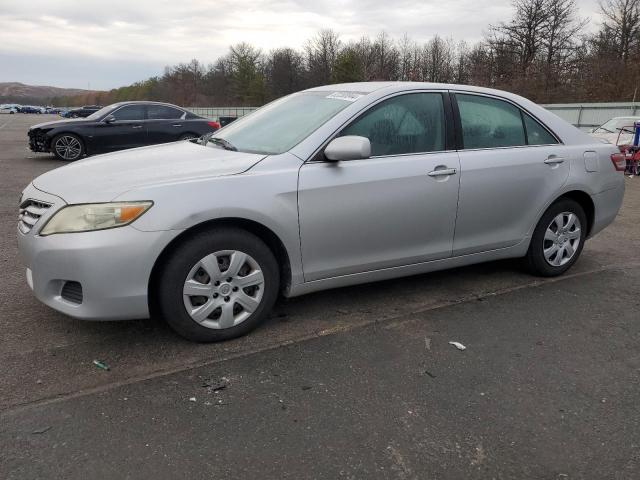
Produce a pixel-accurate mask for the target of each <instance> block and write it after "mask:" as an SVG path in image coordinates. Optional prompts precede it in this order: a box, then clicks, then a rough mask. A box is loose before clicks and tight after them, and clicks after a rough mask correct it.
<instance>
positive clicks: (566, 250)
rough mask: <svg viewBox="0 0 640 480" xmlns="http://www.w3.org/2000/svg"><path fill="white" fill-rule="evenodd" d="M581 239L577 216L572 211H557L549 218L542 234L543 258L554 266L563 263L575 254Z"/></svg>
mask: <svg viewBox="0 0 640 480" xmlns="http://www.w3.org/2000/svg"><path fill="white" fill-rule="evenodd" d="M581 240H582V231H581V225H580V220H579V219H578V216H577V215H576V214H575V213H572V212H562V213H559V214H558V215H556V216H555V217H554V218H553V220H551V223H550V224H549V226H548V227H547V230H546V231H545V234H544V241H543V242H542V249H543V254H544V258H545V260H546V261H547V263H548V264H549V265H551V266H554V267H560V266H562V265H565V264H566V263H567V262H569V261H570V260H571V259H572V258H573V256H574V255H575V253H576V251H577V250H578V247H579V246H580V241H581Z"/></svg>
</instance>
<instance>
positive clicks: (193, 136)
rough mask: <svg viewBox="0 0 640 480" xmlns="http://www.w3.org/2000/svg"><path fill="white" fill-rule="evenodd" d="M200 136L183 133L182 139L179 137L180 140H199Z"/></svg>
mask: <svg viewBox="0 0 640 480" xmlns="http://www.w3.org/2000/svg"><path fill="white" fill-rule="evenodd" d="M199 137H200V135H197V134H195V133H183V134H182V135H180V137H178V140H193V139H194V138H199Z"/></svg>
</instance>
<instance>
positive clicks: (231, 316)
mask: <svg viewBox="0 0 640 480" xmlns="http://www.w3.org/2000/svg"><path fill="white" fill-rule="evenodd" d="M236 254H244V255H246V261H245V263H240V262H242V261H243V260H242V258H243V257H242V255H238V256H237V257H235V256H234V255H236ZM234 259H235V260H234ZM216 260H217V262H216ZM236 260H237V261H236ZM216 265H217V267H216ZM234 265H235V266H234ZM239 267H242V268H239ZM205 268H206V269H205ZM237 268H239V270H238V271H237V272H236V269H237ZM229 270H234V272H232V273H237V274H230V273H227V272H229ZM217 273H219V275H218V274H217ZM260 273H261V274H262V279H263V281H262V283H256V282H258V281H259V279H260ZM227 275H229V276H227ZM228 278H231V281H228ZM157 280H158V281H157V282H155V285H156V287H155V292H154V296H155V302H156V303H155V306H156V307H157V312H158V314H159V316H160V318H162V319H163V320H164V321H166V322H167V323H168V324H169V326H170V327H171V328H172V329H173V330H175V331H176V332H177V333H178V334H179V335H181V336H182V337H184V338H186V339H188V340H192V341H195V342H219V341H223V340H229V339H232V338H236V337H239V336H242V335H245V334H247V333H249V332H250V331H252V330H253V329H255V328H256V327H257V326H258V325H260V324H261V323H262V322H263V321H264V320H265V319H266V318H267V316H268V315H269V313H270V311H271V309H272V308H273V304H274V303H275V301H276V298H277V296H278V292H279V287H280V274H279V269H278V262H277V261H276V258H275V257H274V255H273V253H272V252H271V250H270V249H269V247H267V245H265V243H264V242H263V241H262V240H260V239H259V238H258V237H256V236H255V235H253V234H251V233H249V232H246V231H244V230H240V229H235V228H227V227H225V228H216V229H212V230H208V231H205V232H200V233H197V234H195V235H193V236H192V237H190V238H188V239H187V240H185V241H184V242H183V243H181V244H180V245H179V246H178V248H176V249H175V250H174V251H173V252H172V253H171V254H170V255H169V257H168V258H167V259H166V261H165V262H164V266H163V268H162V270H161V271H160V272H159V277H158V279H157ZM251 282H253V283H254V285H252V286H246V287H243V286H242V285H243V283H247V284H249V283H251ZM238 285H240V286H238ZM194 289H195V290H194ZM187 291H188V292H189V293H203V294H204V295H201V296H200V295H189V294H187V293H186V292H187ZM244 305H249V308H248V309H247V308H245V306H244ZM187 309H189V311H188V310H187ZM223 312H224V313H223ZM229 312H231V313H229ZM192 315H193V316H192ZM196 317H197V320H196ZM230 322H231V323H230Z"/></svg>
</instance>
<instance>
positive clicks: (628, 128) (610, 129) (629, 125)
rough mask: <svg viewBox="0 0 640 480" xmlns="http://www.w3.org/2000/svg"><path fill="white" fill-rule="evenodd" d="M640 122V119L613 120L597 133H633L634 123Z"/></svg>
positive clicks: (598, 129)
mask: <svg viewBox="0 0 640 480" xmlns="http://www.w3.org/2000/svg"><path fill="white" fill-rule="evenodd" d="M638 121H640V119H639V118H631V117H629V118H612V119H611V120H609V121H608V122H606V123H604V124H602V125H601V126H600V127H598V128H597V129H596V133H618V132H620V131H621V130H622V131H624V132H625V133H633V124H634V122H638Z"/></svg>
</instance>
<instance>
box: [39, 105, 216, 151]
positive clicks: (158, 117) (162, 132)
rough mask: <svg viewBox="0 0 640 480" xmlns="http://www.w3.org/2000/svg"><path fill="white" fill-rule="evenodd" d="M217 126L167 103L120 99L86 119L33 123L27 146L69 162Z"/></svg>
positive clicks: (191, 135) (196, 133) (198, 133)
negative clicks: (122, 100) (119, 101)
mask: <svg viewBox="0 0 640 480" xmlns="http://www.w3.org/2000/svg"><path fill="white" fill-rule="evenodd" d="M218 128H220V125H219V124H218V122H212V121H209V120H207V119H206V118H202V117H199V116H198V115H195V114H193V113H191V112H188V111H186V110H184V109H182V108H180V107H176V106H175V105H170V104H168V103H157V102H121V103H114V104H113V105H109V106H108V107H104V108H102V109H100V110H98V111H97V112H95V113H93V114H91V115H89V116H88V117H87V118H82V119H77V120H59V121H56V122H48V123H41V124H39V125H34V126H33V127H31V128H30V129H29V147H30V148H31V150H33V151H34V152H52V153H53V154H54V155H55V156H56V157H58V158H59V159H61V160H66V161H72V160H78V159H79V158H81V157H82V156H83V155H95V154H98V153H106V152H114V151H116V150H124V149H125V148H134V147H142V146H144V145H155V144H158V143H167V142H175V141H176V140H187V139H192V138H197V137H201V136H202V135H205V134H207V133H211V132H215V131H216V130H217V129H218Z"/></svg>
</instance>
